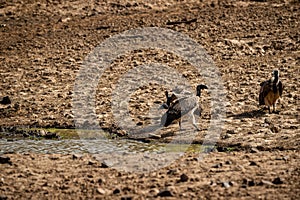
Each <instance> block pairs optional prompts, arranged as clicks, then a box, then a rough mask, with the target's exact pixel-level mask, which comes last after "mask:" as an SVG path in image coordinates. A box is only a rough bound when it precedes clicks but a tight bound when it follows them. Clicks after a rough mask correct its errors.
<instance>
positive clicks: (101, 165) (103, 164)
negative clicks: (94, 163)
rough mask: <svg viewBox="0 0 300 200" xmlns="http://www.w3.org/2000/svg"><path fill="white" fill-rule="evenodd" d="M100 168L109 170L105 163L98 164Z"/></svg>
mask: <svg viewBox="0 0 300 200" xmlns="http://www.w3.org/2000/svg"><path fill="white" fill-rule="evenodd" d="M100 167H101V168H109V166H108V165H107V164H106V163H105V162H102V163H101V164H100Z"/></svg>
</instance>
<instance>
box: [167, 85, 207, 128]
mask: <svg viewBox="0 0 300 200" xmlns="http://www.w3.org/2000/svg"><path fill="white" fill-rule="evenodd" d="M202 89H207V86H206V85H198V86H197V94H196V96H186V97H181V98H177V97H176V95H175V96H173V95H171V96H170V97H169V96H168V95H167V94H168V93H166V97H167V103H166V104H167V106H168V110H167V111H166V113H165V114H164V115H163V116H162V118H161V125H163V126H169V125H170V124H171V123H172V122H174V121H178V123H179V127H180V129H181V120H180V119H181V117H182V116H184V115H186V114H187V113H189V112H190V113H191V116H192V118H193V126H194V127H195V128H196V129H197V130H199V128H198V126H197V125H196V120H195V116H194V114H198V115H200V114H201V110H202V109H201V108H200V107H199V105H198V101H199V97H200V96H201V90H202ZM175 97H176V98H175Z"/></svg>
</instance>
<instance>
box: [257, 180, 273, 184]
mask: <svg viewBox="0 0 300 200" xmlns="http://www.w3.org/2000/svg"><path fill="white" fill-rule="evenodd" d="M258 185H273V183H272V182H270V181H266V180H262V181H261V182H259V184H258Z"/></svg>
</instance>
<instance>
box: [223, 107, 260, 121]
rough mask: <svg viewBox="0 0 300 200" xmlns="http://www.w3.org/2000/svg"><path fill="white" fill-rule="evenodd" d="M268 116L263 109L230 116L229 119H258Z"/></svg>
mask: <svg viewBox="0 0 300 200" xmlns="http://www.w3.org/2000/svg"><path fill="white" fill-rule="evenodd" d="M265 114H266V112H265V111H264V110H263V109H258V110H252V111H246V112H243V113H240V114H236V115H228V116H227V117H233V118H234V119H243V118H258V117H262V116H264V115H265Z"/></svg>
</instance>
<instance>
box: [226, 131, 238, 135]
mask: <svg viewBox="0 0 300 200" xmlns="http://www.w3.org/2000/svg"><path fill="white" fill-rule="evenodd" d="M226 133H228V134H236V133H237V132H236V130H227V131H226Z"/></svg>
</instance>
